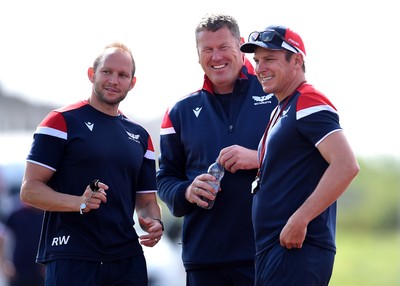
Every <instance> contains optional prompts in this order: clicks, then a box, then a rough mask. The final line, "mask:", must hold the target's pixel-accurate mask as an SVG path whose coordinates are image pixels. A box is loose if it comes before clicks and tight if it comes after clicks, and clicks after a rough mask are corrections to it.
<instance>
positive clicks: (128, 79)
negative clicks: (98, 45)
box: [88, 48, 135, 107]
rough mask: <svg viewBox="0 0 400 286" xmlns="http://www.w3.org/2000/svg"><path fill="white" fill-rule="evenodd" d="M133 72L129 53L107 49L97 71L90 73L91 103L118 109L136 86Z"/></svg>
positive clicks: (91, 69)
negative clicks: (91, 86) (91, 85)
mask: <svg viewBox="0 0 400 286" xmlns="http://www.w3.org/2000/svg"><path fill="white" fill-rule="evenodd" d="M132 70H133V64H132V59H131V57H130V55H129V53H127V52H126V51H123V50H121V49H118V48H110V49H107V50H106V51H105V52H104V54H103V57H102V59H101V61H100V62H99V65H98V67H97V69H96V70H94V68H89V71H88V75H89V79H90V81H91V82H92V83H93V94H92V97H91V101H92V102H93V101H95V102H98V103H100V104H105V105H109V106H116V107H118V104H119V103H120V102H121V101H122V100H124V98H125V97H126V95H127V94H128V92H129V91H130V90H131V89H132V88H133V86H134V84H135V77H134V76H133V74H132Z"/></svg>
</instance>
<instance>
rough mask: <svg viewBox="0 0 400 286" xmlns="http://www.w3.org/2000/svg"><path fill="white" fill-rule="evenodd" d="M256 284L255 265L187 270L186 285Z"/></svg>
mask: <svg viewBox="0 0 400 286" xmlns="http://www.w3.org/2000/svg"><path fill="white" fill-rule="evenodd" d="M205 285H206V286H254V265H253V264H245V265H237V266H225V267H215V268H204V269H203V268H202V269H193V270H192V269H191V270H187V271H186V286H205Z"/></svg>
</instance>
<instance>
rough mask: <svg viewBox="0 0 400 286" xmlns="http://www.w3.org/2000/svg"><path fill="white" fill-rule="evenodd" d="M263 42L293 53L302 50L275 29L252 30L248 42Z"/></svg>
mask: <svg viewBox="0 0 400 286" xmlns="http://www.w3.org/2000/svg"><path fill="white" fill-rule="evenodd" d="M257 41H258V42H263V43H265V44H268V43H271V44H273V45H275V46H278V47H282V48H284V49H286V50H289V51H291V52H293V53H299V52H300V51H299V50H298V49H297V48H296V47H294V46H293V45H291V44H290V43H288V42H287V41H286V40H285V38H284V37H282V35H281V34H279V33H278V32H276V31H275V30H265V31H263V32H257V31H255V32H252V33H251V34H250V35H249V39H248V42H257Z"/></svg>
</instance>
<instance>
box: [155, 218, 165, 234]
mask: <svg viewBox="0 0 400 286" xmlns="http://www.w3.org/2000/svg"><path fill="white" fill-rule="evenodd" d="M154 220H156V221H158V222H159V223H160V224H161V230H162V231H164V223H163V222H162V220H161V219H159V218H154Z"/></svg>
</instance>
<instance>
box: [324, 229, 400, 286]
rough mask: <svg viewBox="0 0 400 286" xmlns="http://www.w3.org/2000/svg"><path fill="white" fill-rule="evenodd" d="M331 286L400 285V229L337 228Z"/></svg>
mask: <svg viewBox="0 0 400 286" xmlns="http://www.w3.org/2000/svg"><path fill="white" fill-rule="evenodd" d="M336 242H337V253H336V258H335V265H334V270H333V275H332V279H331V283H330V284H329V285H330V286H359V285H362V286H396V285H400V231H398V230H397V231H393V232H386V233H385V232H382V231H376V232H372V231H371V232H367V231H348V230H338V233H337V240H336Z"/></svg>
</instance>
